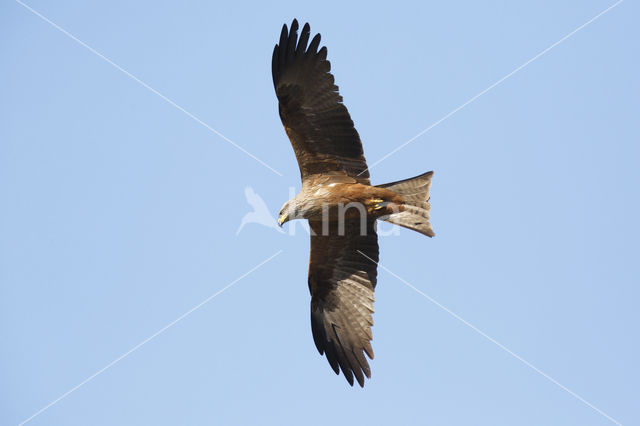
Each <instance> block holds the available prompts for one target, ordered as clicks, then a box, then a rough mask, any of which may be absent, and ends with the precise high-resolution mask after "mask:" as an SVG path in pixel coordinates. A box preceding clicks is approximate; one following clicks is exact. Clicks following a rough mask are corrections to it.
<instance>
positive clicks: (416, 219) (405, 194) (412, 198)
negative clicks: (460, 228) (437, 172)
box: [378, 172, 435, 237]
mask: <svg viewBox="0 0 640 426" xmlns="http://www.w3.org/2000/svg"><path fill="white" fill-rule="evenodd" d="M432 176H433V172H427V173H424V174H421V175H420V176H416V177H413V178H409V179H404V180H399V181H397V182H391V183H386V184H383V185H378V187H380V188H386V189H389V190H391V191H393V192H396V193H397V194H400V195H401V196H402V198H403V199H404V203H403V204H402V206H400V211H399V212H398V213H393V214H391V215H389V216H387V217H384V218H381V219H382V220H385V221H387V222H390V223H394V224H396V225H399V226H403V227H405V228H408V229H412V230H414V231H417V232H419V233H421V234H424V235H426V236H428V237H433V236H434V235H435V233H434V232H433V228H432V227H431V224H430V223H429V210H430V209H431V205H430V204H429V188H431V177H432Z"/></svg>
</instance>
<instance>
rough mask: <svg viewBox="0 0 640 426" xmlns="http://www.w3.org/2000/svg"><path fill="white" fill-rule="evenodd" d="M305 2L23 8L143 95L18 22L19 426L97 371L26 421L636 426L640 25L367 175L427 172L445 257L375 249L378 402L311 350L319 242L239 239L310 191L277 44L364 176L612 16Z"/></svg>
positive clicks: (13, 170) (8, 105)
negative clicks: (326, 86) (336, 100)
mask: <svg viewBox="0 0 640 426" xmlns="http://www.w3.org/2000/svg"><path fill="white" fill-rule="evenodd" d="M302 3H303V2H299V1H295V2H294V1H290V2H278V1H273V2H255V3H247V2H241V1H237V2H207V1H196V2H188V3H177V2H157V1H143V2H128V1H120V0H116V1H103V2H84V1H63V2H46V1H42V0H32V1H30V2H29V3H28V5H29V6H30V7H33V8H34V9H35V10H36V11H37V12H38V13H41V14H42V15H44V16H45V17H46V18H48V19H50V20H51V21H52V22H54V23H55V24H57V25H59V26H60V27H61V28H63V29H64V30H66V31H68V32H69V33H71V34H73V35H74V36H75V37H77V38H78V39H79V40H81V41H82V42H84V43H86V44H87V45H88V46H90V47H91V48H93V49H95V51H97V52H99V53H100V54H102V55H104V56H105V57H107V58H109V59H110V60H111V61H113V63H115V64H117V65H118V66H119V67H121V68H122V69H123V70H126V71H127V72H129V73H131V75H127V74H125V73H123V72H122V70H119V69H117V68H116V66H114V65H113V64H110V63H108V62H107V61H105V59H103V58H100V57H99V56H97V55H96V54H95V53H94V52H92V51H90V50H89V49H88V48H87V47H85V46H82V45H81V44H79V43H78V42H76V41H74V40H73V39H72V38H70V37H69V36H68V35H65V34H64V33H62V32H61V31H60V30H58V29H56V28H54V27H53V26H52V25H51V24H49V23H47V22H46V21H44V20H43V19H42V18H41V17H38V16H37V15H35V14H34V13H32V12H31V11H29V10H28V9H26V8H25V7H24V6H23V5H21V4H20V3H18V2H15V1H12V0H7V1H3V2H2V4H0V53H1V55H2V62H1V65H0V116H1V117H2V125H1V126H0V199H1V209H0V283H1V287H0V340H1V342H2V343H1V348H2V350H1V351H0V424H3V425H4V424H7V425H9V424H18V423H20V422H22V421H24V420H26V419H29V418H30V417H31V416H32V415H34V414H36V413H38V412H39V410H41V409H42V408H44V407H46V406H47V405H48V404H50V403H51V402H52V401H55V400H57V399H58V398H59V397H61V396H63V395H64V394H65V393H66V392H68V391H70V390H73V389H74V388H75V387H76V386H77V385H79V384H82V383H83V382H84V381H85V380H86V379H88V378H91V377H92V375H94V374H95V373H100V374H98V375H96V376H94V377H93V378H92V379H91V380H89V381H88V382H86V383H84V384H82V386H80V387H77V388H75V390H73V392H71V393H70V394H68V395H67V396H65V397H64V398H62V399H60V400H59V401H58V402H56V403H55V404H53V405H51V406H50V407H49V408H47V409H46V410H45V411H41V412H40V413H39V414H38V415H37V416H36V417H33V418H31V420H30V422H29V423H28V424H30V425H143V424H149V425H151V424H153V425H178V424H180V425H182V424H184V425H186V424H193V425H212V424H221V425H224V424H261V425H301V424H308V425H327V424H370V425H388V424H425V425H427V424H428V425H470V424H474V425H542V424H544V425H611V424H615V423H614V421H613V420H611V419H609V418H607V417H606V416H610V417H611V418H612V419H615V421H618V422H620V423H622V424H625V425H626V424H629V425H631V424H640V412H639V411H638V405H637V404H638V401H639V400H640V391H639V388H638V382H639V381H640V369H639V368H638V359H640V347H639V343H638V342H639V333H638V324H640V312H639V311H638V308H637V305H638V299H639V297H640V290H639V288H638V284H639V281H640V280H639V278H640V271H639V266H638V259H639V258H640V256H639V251H640V250H639V247H638V244H639V243H638V241H640V225H639V221H638V217H639V215H640V201H639V200H640V197H639V195H640V193H639V191H638V187H639V185H640V170H639V168H638V161H639V159H640V148H639V144H638V142H639V138H638V135H639V134H640V121H639V120H638V117H639V112H640V101H639V99H640V85H639V83H638V75H640V62H639V58H640V48H639V45H638V40H640V27H639V26H638V16H640V15H639V12H640V6H639V5H638V2H636V1H631V0H627V1H624V2H622V3H620V4H619V5H617V6H616V7H614V8H613V9H612V10H610V11H609V12H607V13H606V14H604V15H602V16H601V17H600V18H598V19H597V20H595V21H594V22H592V23H591V24H590V25H588V26H586V27H585V28H583V29H582V30H580V31H578V32H577V33H575V34H574V35H573V36H572V37H570V38H568V39H566V40H565V41H564V42H562V43H561V44H559V45H557V46H555V47H554V48H553V49H551V50H549V51H548V52H546V53H545V54H544V55H542V56H541V57H539V58H538V59H536V60H535V61H533V62H531V63H530V64H528V65H527V66H525V67H524V68H522V69H520V70H519V71H518V72H517V73H515V74H513V75H511V76H510V77H509V78H507V79H506V80H504V81H503V82H501V83H500V84H499V85H497V86H495V87H493V88H491V90H489V91H488V92H486V93H484V94H483V95H482V96H480V97H479V98H477V99H475V100H474V101H473V102H472V103H470V104H468V105H467V106H465V107H464V108H462V109H460V110H459V111H457V112H456V113H455V114H453V115H451V116H449V117H448V118H447V119H446V120H444V121H442V122H440V123H439V124H438V125H436V126H435V127H433V128H432V129H431V130H429V131H428V132H426V133H425V134H423V135H422V136H420V137H419V138H417V139H415V140H414V141H413V142H412V143H410V144H409V145H407V146H406V147H404V148H403V149H401V150H399V151H398V152H396V153H395V154H394V155H392V156H390V157H389V158H387V159H386V160H384V161H383V162H381V163H379V164H377V165H376V166H375V167H373V168H372V170H371V175H372V181H373V183H375V184H378V183H384V182H388V181H393V180H398V179H402V178H406V177H410V176H414V175H417V174H420V173H423V172H426V171H429V170H434V171H435V176H434V180H433V187H432V193H431V195H432V198H431V201H432V223H433V227H434V229H435V232H436V237H435V238H433V239H428V238H426V237H424V236H422V235H419V234H417V233H412V232H410V231H408V230H401V231H400V232H399V235H390V236H387V237H381V239H380V247H381V253H380V261H381V263H382V265H384V266H385V267H386V268H388V270H389V271H391V272H392V273H389V272H387V271H386V270H380V273H379V280H378V287H377V291H376V313H375V315H374V320H375V327H374V328H373V333H374V340H373V347H374V351H375V354H376V358H375V360H373V361H372V362H371V366H372V379H371V380H370V381H368V382H367V383H366V385H365V388H364V389H360V388H359V387H356V388H351V387H349V386H348V384H347V382H346V381H345V380H344V378H343V377H337V376H335V375H334V373H333V372H332V371H331V369H330V367H329V365H328V363H327V361H326V359H324V358H323V357H321V356H320V355H319V354H318V353H317V351H316V349H315V346H314V344H313V341H312V337H311V330H310V324H309V322H310V321H309V294H308V289H307V283H306V280H307V276H306V275H307V265H308V246H309V242H308V236H307V235H306V234H305V233H304V232H301V231H302V228H301V227H299V225H296V224H293V223H290V224H287V225H286V226H285V230H287V231H288V230H289V228H290V226H295V227H296V229H298V231H300V232H295V233H293V234H295V235H290V233H289V232H287V233H278V232H276V231H275V230H274V229H272V228H269V227H266V226H262V225H260V224H255V223H248V224H246V225H245V226H244V227H243V228H242V230H241V232H240V233H239V234H237V230H238V227H239V226H240V223H241V220H242V218H243V216H244V215H245V214H247V213H248V212H250V211H252V207H251V206H250V205H249V204H248V203H247V200H246V198H245V191H246V188H247V187H251V191H253V193H255V194H257V196H259V197H260V198H261V199H262V200H263V201H264V203H265V205H266V206H267V207H268V209H269V211H270V212H271V213H272V214H273V215H276V214H277V212H278V210H279V209H280V206H281V205H282V204H283V203H284V201H286V200H287V199H288V197H289V195H290V188H299V186H300V178H299V173H298V169H297V164H296V161H295V158H294V155H293V152H292V149H291V147H290V145H289V142H288V140H287V138H286V136H285V133H284V131H283V129H282V126H281V124H280V121H279V118H278V114H277V105H276V98H275V95H274V93H273V86H272V82H271V71H270V60H271V53H272V49H273V45H274V44H275V42H276V41H277V39H278V36H279V33H280V28H281V26H282V24H283V23H285V22H291V20H292V18H294V17H297V18H298V19H299V20H300V21H301V23H304V22H306V21H308V22H310V24H311V29H312V32H314V33H315V32H320V33H321V34H322V40H323V44H325V45H326V46H327V47H328V51H329V59H330V60H331V62H332V69H333V72H334V75H335V76H336V82H337V83H338V85H339V86H340V89H341V93H342V94H343V96H344V100H345V103H346V105H347V107H348V108H349V111H350V112H351V115H352V118H353V119H354V121H355V123H356V127H357V129H358V131H359V132H360V135H361V138H362V140H363V143H364V149H365V155H366V157H367V159H368V160H369V164H372V163H374V162H376V161H377V160H379V159H381V158H382V157H384V156H385V155H386V154H387V153H389V152H390V151H392V150H393V149H395V148H396V147H398V146H399V145H401V144H403V143H404V142H406V141H407V140H409V139H411V138H412V137H414V136H415V135H417V134H418V133H419V132H421V131H422V130H424V129H426V128H428V127H429V126H431V125H432V124H433V123H436V122H438V121H439V120H440V119H441V118H443V117H445V116H447V114H448V113H450V112H451V111H453V110H455V109H456V108H458V107H459V106H461V105H463V104H464V103H465V102H467V101H468V100H470V99H472V98H473V97H474V96H475V95H477V94H479V93H481V92H482V91H483V90H485V89H487V88H488V87H490V86H491V85H492V84H493V83H495V82H497V81H499V80H500V79H501V78H502V77H504V76H506V75H508V74H509V73H510V72H512V71H513V70H516V69H517V68H518V67H520V66H521V65H523V64H525V63H526V62H527V61H529V60H530V59H532V58H533V57H535V56H536V55H537V54H538V53H540V52H542V51H543V50H544V49H546V48H547V47H549V46H551V45H553V44H554V43H555V42H557V41H559V40H560V39H562V38H563V37H564V36H565V35H567V34H568V33H570V32H571V31H573V30H574V29H576V28H578V27H579V26H581V25H582V24H584V23H586V22H587V21H589V20H590V19H592V18H593V17H594V16H596V15H597V14H598V13H600V12H601V11H603V10H605V9H606V8H608V7H609V6H611V5H613V4H614V1H605V0H588V1H567V2H565V1H563V2H557V1H537V2H506V1H489V2H473V1H452V2H442V1H440V2H431V1H429V2H422V1H415V2H414V1H409V2H404V1H397V2H393V3H389V2H387V3H384V5H383V6H381V5H373V4H372V3H369V2H366V3H365V2H361V3H349V2H345V1H339V2H333V1H322V2H320V1H316V2H310V3H309V4H302ZM132 76H135V78H138V79H139V80H140V81H141V82H144V83H145V84H147V85H148V86H149V87H150V88H153V89H154V90H156V91H157V92H158V93H160V94H162V95H163V96H165V97H166V99H163V98H162V97H161V96H159V95H158V93H154V92H153V91H151V90H149V88H147V87H144V86H143V85H142V84H141V83H140V82H138V81H136V80H135V79H134V78H132ZM167 99H170V100H171V101H173V102H175V105H177V106H179V108H182V109H183V110H180V109H179V108H177V107H176V106H175V105H172V104H170V103H169V102H168V101H167ZM185 111H186V112H188V113H190V114H192V116H189V115H188V114H187V113H186V112H185ZM194 117H197V119H199V120H201V122H198V121H197V119H194ZM203 123H204V124H206V126H210V127H211V128H212V129H215V130H216V131H218V132H220V133H221V134H223V135H224V136H225V137H227V138H229V139H230V140H232V141H233V142H234V143H236V144H238V145H239V146H241V147H242V148H243V149H245V150H246V151H247V152H249V153H251V155H253V156H255V157H256V158H258V159H260V160H261V161H263V162H264V163H266V164H268V165H269V166H270V167H271V168H273V169H275V170H276V171H277V172H279V173H280V174H281V175H282V176H280V175H278V174H276V173H275V172H274V171H272V170H270V169H269V168H267V167H265V166H263V165H262V164H261V163H259V162H258V161H256V160H255V159H254V158H252V157H251V156H249V155H247V154H245V153H243V152H242V151H240V150H239V149H237V148H236V147H234V146H233V145H232V144H231V143H229V142H228V141H226V140H224V139H223V138H222V137H220V136H219V135H218V134H216V133H215V132H213V131H212V130H210V129H208V128H207V127H206V126H205V125H203ZM280 251H282V252H280ZM279 252H280V254H279V255H277V256H276V257H275V258H273V259H271V260H269V261H268V262H266V263H264V264H263V265H262V266H260V267H259V268H258V269H255V270H253V272H251V273H250V274H248V275H247V272H248V271H250V270H252V269H254V268H255V267H256V265H259V264H261V263H262V262H264V261H265V260H266V259H269V258H270V257H272V256H273V255H274V254H276V253H279ZM394 274H395V275H396V276H399V277H401V278H402V280H405V281H406V282H407V283H409V284H411V285H413V286H415V287H416V288H417V289H419V290H420V291H421V292H423V293H424V294H425V295H427V296H428V297H430V298H432V299H431V300H429V299H428V298H427V297H424V296H423V295H421V294H419V293H417V292H416V291H414V290H412V289H411V288H410V287H409V286H407V285H406V284H405V283H403V281H402V280H400V279H398V278H397V277H396V276H394ZM240 277H242V279H241V280H239V281H236V280H237V279H238V278H240ZM234 282H235V284H233V285H232V286H231V287H229V288H228V289H227V290H226V291H224V292H223V293H221V294H219V295H217V296H216V297H214V298H210V296H212V295H214V294H216V293H217V292H218V291H220V290H221V289H223V288H225V286H228V285H229V284H231V283H234ZM203 301H207V303H205V304H203V305H202V306H200V307H199V308H198V309H196V310H194V311H192V312H191V313H190V314H189V315H187V316H185V317H182V315H183V314H185V313H188V312H190V310H191V309H192V308H194V307H196V306H198V305H199V304H201V302H203ZM434 302H435V303H434ZM443 307H444V308H446V309H443ZM447 310H449V311H447ZM452 313H453V314H455V315H458V317H456V316H454V315H452ZM179 318H182V319H181V320H180V321H179V322H177V323H173V322H174V320H176V319H179ZM460 318H461V319H462V320H464V321H466V323H465V322H463V321H461V320H460ZM171 324H172V325H171ZM167 325H171V327H169V328H166V329H164V328H165V327H166V326H167ZM474 327H475V329H474ZM159 331H162V332H161V333H159V334H156V333H157V332H159ZM479 331H480V332H482V333H485V335H482V334H481V333H480V332H479ZM152 336H155V337H153V338H152V339H151V340H147V339H148V338H149V337H152ZM140 343H144V344H143V345H142V346H138V345H139V344H140ZM500 345H502V346H500ZM131 349H135V350H134V351H133V352H130V353H128V352H129V351H130V350H131ZM508 351H512V353H509V352H508ZM127 353H128V354H127ZM125 354H127V355H126V356H125V357H123V358H121V359H119V358H120V357H121V356H122V355H125ZM513 354H516V355H517V356H518V357H520V358H521V359H518V358H517V357H516V356H514V355H513ZM118 359H119V360H118ZM116 360H117V362H115V363H113V362H114V361H116ZM527 363H529V364H527ZM107 366H108V367H109V368H107V369H106V370H103V368H104V367H107ZM532 367H533V368H532ZM536 369H537V370H536ZM543 374H546V375H547V377H545V376H544V375H543ZM554 381H555V382H554ZM563 387H564V388H563ZM572 393H573V394H572ZM579 398H582V399H583V400H580V399H579ZM589 404H590V405H589ZM598 410H600V412H599V411H598Z"/></svg>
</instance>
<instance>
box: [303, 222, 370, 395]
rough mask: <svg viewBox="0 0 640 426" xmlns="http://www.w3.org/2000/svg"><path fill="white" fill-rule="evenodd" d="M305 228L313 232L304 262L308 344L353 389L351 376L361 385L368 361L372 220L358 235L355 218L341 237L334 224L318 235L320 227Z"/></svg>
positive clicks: (368, 375)
mask: <svg viewBox="0 0 640 426" xmlns="http://www.w3.org/2000/svg"><path fill="white" fill-rule="evenodd" d="M309 225H310V226H311V229H312V231H313V233H312V236H311V260H310V262H309V291H310V292H311V329H312V331H313V340H314V341H315V344H316V347H317V348H318V351H319V352H320V354H325V355H326V356H327V360H328V361H329V364H330V365H331V367H332V368H333V370H334V371H335V372H336V374H339V371H340V370H342V373H343V374H344V376H345V378H346V379H347V381H348V382H349V384H351V385H353V376H355V377H356V380H357V381H358V383H359V384H360V386H364V377H365V376H366V377H367V378H369V377H371V370H370V369H369V363H368V362H367V359H366V358H365V356H364V354H365V353H366V354H367V355H368V356H369V358H370V359H373V349H372V348H371V339H372V338H373V335H372V334H371V326H372V325H373V318H372V316H371V314H373V301H374V298H373V290H374V288H375V286H376V276H377V262H378V236H377V234H376V231H375V220H369V221H367V222H366V229H364V231H366V232H364V233H363V232H362V231H363V229H361V224H360V220H359V219H358V220H348V221H346V223H345V224H344V232H342V234H343V235H339V230H340V229H339V226H338V223H336V222H330V223H329V226H328V227H327V226H326V225H325V227H326V228H327V229H325V233H324V234H323V232H322V231H323V229H322V222H319V221H318V222H314V221H310V222H309ZM326 231H328V232H326ZM362 234H364V235H362ZM360 252H362V253H363V254H364V255H366V256H367V257H368V258H367V257H365V256H363V254H361V253H360Z"/></svg>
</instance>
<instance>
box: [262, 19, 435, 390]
mask: <svg viewBox="0 0 640 426" xmlns="http://www.w3.org/2000/svg"><path fill="white" fill-rule="evenodd" d="M309 36H310V28H309V24H305V25H304V27H303V28H302V32H301V33H300V39H298V22H297V20H295V19H294V21H293V22H292V23H291V30H290V31H289V30H288V29H287V26H286V25H284V26H283V27H282V33H281V35H280V41H279V43H278V44H276V46H275V48H274V50H273V58H272V73H273V85H274V87H275V90H276V95H277V96H278V102H279V112H280V118H281V119H282V124H284V128H285V130H286V132H287V135H288V136H289V139H290V140H291V145H293V150H294V151H295V154H296V158H297V159H298V165H299V166H300V174H301V175H302V189H301V190H300V192H299V193H298V195H297V196H296V197H295V198H293V199H291V200H289V201H288V202H287V203H285V205H284V206H283V207H282V210H281V211H280V215H279V217H278V223H279V224H280V225H281V226H282V224H283V223H284V222H287V221H289V220H291V219H298V218H304V219H307V220H308V221H309V226H310V230H311V259H310V262H309V290H310V292H311V329H312V332H313V340H314V341H315V344H316V347H317V348H318V351H319V352H320V354H325V355H326V356H327V360H328V361H329V364H330V365H331V367H332V368H333V370H334V371H335V372H336V374H339V371H340V370H342V372H343V374H344V376H345V378H346V379H347V381H348V382H349V384H351V385H353V377H354V376H355V378H356V380H357V381H358V383H359V384H360V386H364V377H365V376H366V377H368V378H369V377H371V370H370V368H369V363H368V362H367V359H366V358H365V356H364V354H365V353H366V354H367V355H368V356H369V358H370V359H373V350H372V348H371V343H370V341H371V339H372V338H373V337H372V334H371V326H372V325H373V319H372V317H371V315H372V313H373V301H374V298H373V290H374V288H375V286H376V276H377V262H378V236H377V234H376V229H375V222H376V220H377V219H381V220H386V221H388V222H391V223H395V224H397V225H400V226H404V227H406V228H409V229H413V230H415V231H418V232H420V233H422V234H424V235H427V236H429V237H432V236H433V235H434V233H433V229H432V228H431V225H430V224H429V208H430V206H429V187H430V186H431V176H432V175H433V172H428V173H425V174H423V175H420V176H417V177H414V178H411V179H406V180H402V181H398V182H393V183H388V184H385V185H378V186H371V184H370V182H369V171H368V169H367V163H366V161H365V159H364V153H363V151H362V143H361V142H360V136H359V135H358V132H357V131H356V129H355V128H354V126H353V121H352V120H351V117H350V116H349V112H348V111H347V108H346V107H345V106H344V104H343V103H342V96H340V94H339V93H338V87H337V86H336V85H335V84H334V79H333V75H331V73H330V70H331V64H330V63H329V61H328V60H327V48H326V47H322V48H320V49H319V47H320V34H317V35H316V36H315V37H313V39H312V40H311V42H309Z"/></svg>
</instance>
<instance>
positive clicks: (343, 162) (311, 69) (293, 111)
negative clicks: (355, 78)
mask: <svg viewBox="0 0 640 426" xmlns="http://www.w3.org/2000/svg"><path fill="white" fill-rule="evenodd" d="M309 35H310V28H309V24H305V25H304V28H303V29H302V33H301V34H300V39H299V40H298V21H297V20H295V19H294V20H293V22H292V23H291V31H288V30H287V26H286V25H284V26H283V27H282V33H281V35H280V42H279V44H276V46H275V48H274V49H273V58H272V61H271V66H272V73H273V85H274V87H275V89H276V95H277V96H278V101H279V112H280V118H281V119H282V124H284V127H285V130H286V132H287V135H288V136H289V139H290V140H291V145H293V150H294V151H295V154H296V158H297V159H298V165H299V167H300V174H301V175H302V180H303V181H304V180H305V179H306V178H307V177H308V176H311V175H314V174H326V173H336V172H338V173H341V174H346V175H348V176H351V177H353V178H355V179H356V180H357V181H358V182H360V183H365V184H369V172H368V170H367V163H366V160H365V159H364V153H363V151H362V143H361V142H360V136H359V135H358V132H357V131H356V129H355V128H354V127H353V121H352V120H351V117H350V116H349V111H347V108H346V107H345V106H344V104H343V103H342V96H340V94H339V93H338V86H336V85H335V84H334V79H333V75H331V73H330V72H329V71H330V70H331V64H330V63H329V61H327V48H326V47H322V48H321V49H320V50H318V47H319V45H320V34H316V36H315V37H314V38H313V40H311V43H310V44H309V46H308V47H307V43H308V41H309Z"/></svg>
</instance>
